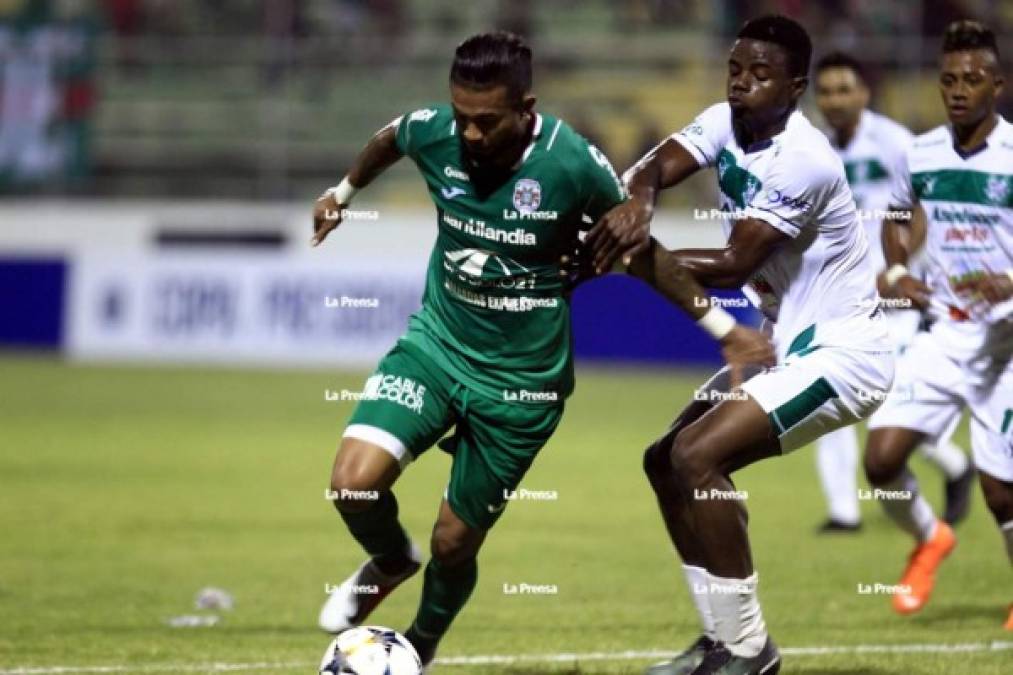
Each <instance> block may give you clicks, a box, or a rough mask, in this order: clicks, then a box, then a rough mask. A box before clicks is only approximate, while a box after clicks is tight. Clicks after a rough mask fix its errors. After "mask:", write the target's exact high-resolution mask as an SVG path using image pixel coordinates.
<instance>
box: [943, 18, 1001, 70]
mask: <svg viewBox="0 0 1013 675" xmlns="http://www.w3.org/2000/svg"><path fill="white" fill-rule="evenodd" d="M972 49H985V50H987V51H990V52H992V53H993V54H995V60H996V61H998V60H999V46H998V45H997V44H996V41H995V33H993V32H992V30H991V29H990V28H989V27H988V26H986V25H985V24H983V23H981V22H979V21H970V20H967V19H964V20H961V21H954V22H953V23H951V24H950V25H949V26H947V27H946V32H945V33H943V53H944V54H949V53H950V52H963V51H969V50H972Z"/></svg>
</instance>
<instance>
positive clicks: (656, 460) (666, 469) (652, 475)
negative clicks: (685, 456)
mask: <svg viewBox="0 0 1013 675" xmlns="http://www.w3.org/2000/svg"><path fill="white" fill-rule="evenodd" d="M671 449H672V439H671V438H669V437H667V436H666V437H664V438H659V439H658V440H656V441H655V442H654V443H652V444H651V445H649V446H648V447H647V449H646V450H644V473H645V474H647V478H648V479H649V480H650V481H651V483H652V484H654V483H656V482H657V480H658V479H659V478H661V477H663V476H666V475H669V474H671V473H672V464H671V461H670V460H669V453H670V452H671Z"/></svg>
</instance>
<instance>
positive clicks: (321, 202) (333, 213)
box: [311, 121, 402, 246]
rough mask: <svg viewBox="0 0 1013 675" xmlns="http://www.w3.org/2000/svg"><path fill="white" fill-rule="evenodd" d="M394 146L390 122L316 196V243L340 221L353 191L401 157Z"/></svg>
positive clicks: (394, 129) (394, 125)
mask: <svg viewBox="0 0 1013 675" xmlns="http://www.w3.org/2000/svg"><path fill="white" fill-rule="evenodd" d="M401 157H402V153H401V150H400V149H398V146H397V123H396V121H395V122H391V123H390V124H388V125H387V126H386V127H384V128H383V129H381V130H380V131H378V132H376V133H375V134H374V135H373V137H372V138H370V139H369V142H368V143H366V147H365V148H363V149H362V152H360V153H359V155H358V157H356V158H355V161H354V162H352V167H351V169H349V171H348V175H347V176H345V178H344V179H342V181H341V183H340V184H338V185H337V186H336V187H333V188H330V189H329V190H327V191H326V192H324V193H323V194H322V195H320V197H318V198H317V201H316V203H315V204H314V205H313V238H312V239H311V244H312V245H313V246H319V245H320V243H321V242H322V241H323V240H324V239H325V238H326V237H327V235H328V234H330V232H331V230H333V229H334V228H336V227H337V226H338V225H340V224H341V210H342V209H344V208H347V207H348V205H349V203H350V202H351V200H352V196H353V195H355V193H356V192H358V191H359V190H361V189H362V188H364V187H366V186H367V185H369V184H370V183H372V182H373V180H374V179H375V178H376V177H377V176H379V175H380V174H381V173H383V172H384V171H385V170H386V169H387V168H388V167H389V166H391V165H392V164H394V163H395V162H397V161H398V160H399V159H401Z"/></svg>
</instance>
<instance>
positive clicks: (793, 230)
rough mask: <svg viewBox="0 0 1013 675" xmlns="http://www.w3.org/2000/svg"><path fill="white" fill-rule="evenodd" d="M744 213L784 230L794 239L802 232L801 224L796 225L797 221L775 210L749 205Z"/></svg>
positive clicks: (744, 215) (745, 215)
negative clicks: (787, 218) (788, 218)
mask: <svg viewBox="0 0 1013 675" xmlns="http://www.w3.org/2000/svg"><path fill="white" fill-rule="evenodd" d="M742 215H743V217H745V218H755V219H756V220H762V221H763V222H765V223H767V224H768V225H770V226H771V227H773V228H774V229H775V230H780V231H781V232H784V233H785V234H786V235H788V236H789V237H791V238H792V239H794V238H795V237H797V236H798V235H799V234H800V233H801V232H802V230H801V229H800V228H799V226H798V225H796V224H795V223H793V222H791V221H789V220H785V219H784V218H782V217H781V216H779V215H777V214H776V213H774V212H773V211H768V210H767V209H761V208H759V207H757V206H747V207H746V209H745V210H744V211H743V212H742Z"/></svg>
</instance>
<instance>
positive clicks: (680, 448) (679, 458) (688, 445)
mask: <svg viewBox="0 0 1013 675" xmlns="http://www.w3.org/2000/svg"><path fill="white" fill-rule="evenodd" d="M668 459H669V465H670V466H671V468H672V471H673V473H674V475H675V477H676V479H677V482H678V483H679V484H680V486H681V487H682V488H684V489H686V490H687V491H688V490H692V489H694V488H697V487H701V486H703V485H705V484H706V483H707V482H708V481H709V480H710V477H711V476H712V475H713V474H714V472H715V468H716V467H715V466H714V464H713V462H711V460H710V459H709V457H708V455H707V451H706V448H705V444H703V443H700V437H699V434H697V433H694V432H693V430H691V429H684V430H683V431H680V432H679V433H678V434H677V435H676V436H675V440H673V441H672V445H671V447H670V449H669V455H668Z"/></svg>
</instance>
